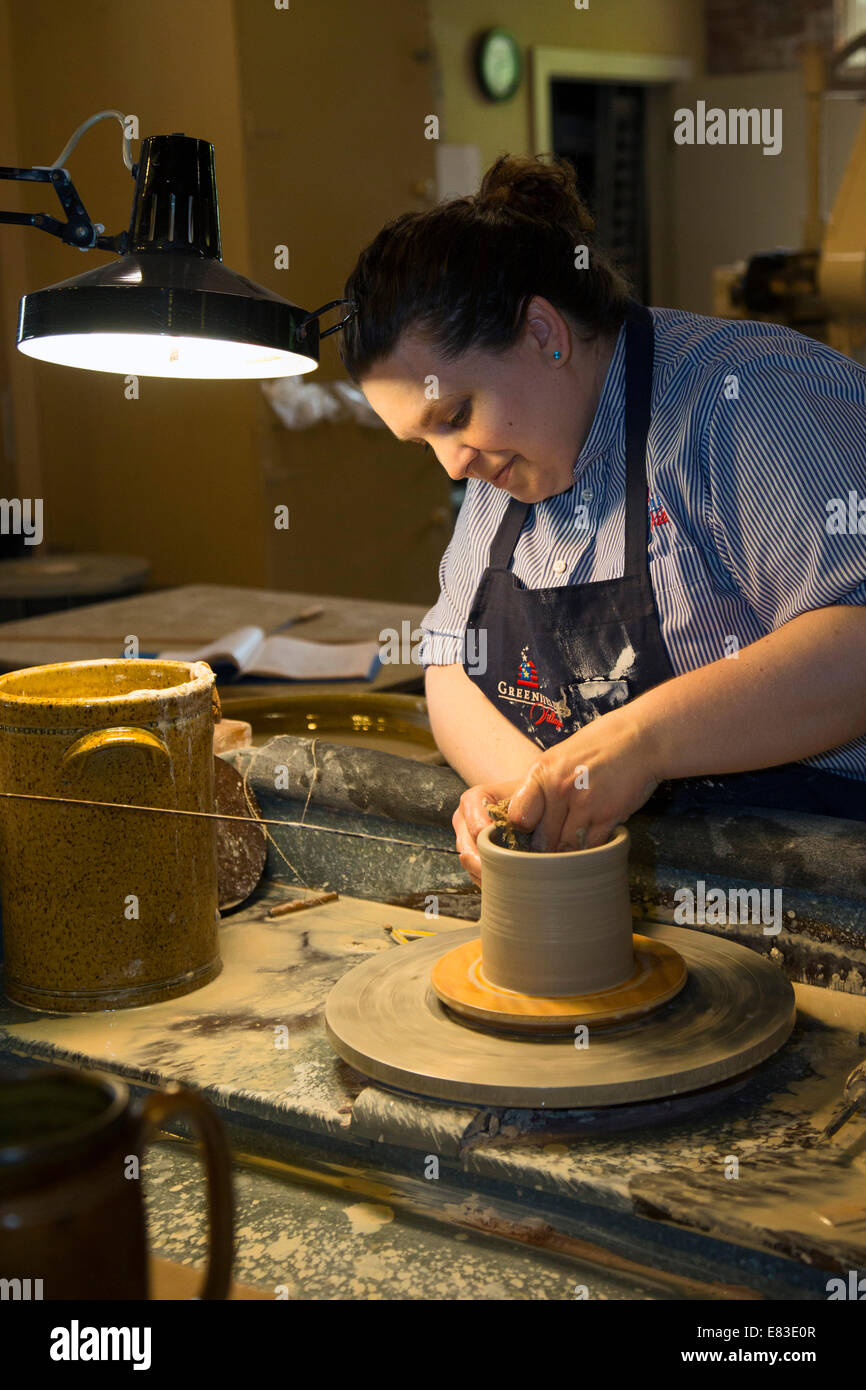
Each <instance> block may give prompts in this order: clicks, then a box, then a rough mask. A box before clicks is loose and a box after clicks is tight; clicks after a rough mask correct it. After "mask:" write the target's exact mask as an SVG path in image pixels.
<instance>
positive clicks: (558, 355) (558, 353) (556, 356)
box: [553, 352, 562, 362]
mask: <svg viewBox="0 0 866 1390" xmlns="http://www.w3.org/2000/svg"><path fill="white" fill-rule="evenodd" d="M561 356H562V353H561V352H555V353H554V354H553V360H554V361H555V362H558V361H559V359H560V357H561Z"/></svg>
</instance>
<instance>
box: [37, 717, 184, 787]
mask: <svg viewBox="0 0 866 1390" xmlns="http://www.w3.org/2000/svg"><path fill="white" fill-rule="evenodd" d="M115 748H136V749H138V750H139V751H141V752H143V753H149V754H151V755H152V756H153V755H155V756H156V757H157V758H158V759H159V760H160V761H164V762H165V763H166V764H169V765H170V763H171V753H170V752H169V750H168V747H167V745H166V744H165V743H164V742H163V740H162V739H161V738H160V737H159V735H158V734H153V733H151V731H150V730H149V729H139V728H136V727H135V726H134V725H129V726H128V727H126V726H124V725H118V726H117V728H115V729H96V730H95V731H94V732H93V733H90V734H83V735H82V737H81V738H79V739H76V740H75V742H74V743H70V745H69V747H68V748H67V750H66V752H65V753H64V754H63V757H62V758H61V759H60V766H61V767H62V769H63V771H64V772H65V773H67V774H71V775H73V776H75V777H80V776H81V775H82V774H83V773H84V771H85V769H86V767H87V763H88V761H89V759H90V758H91V757H92V756H93V754H94V753H100V752H104V751H105V750H106V749H115Z"/></svg>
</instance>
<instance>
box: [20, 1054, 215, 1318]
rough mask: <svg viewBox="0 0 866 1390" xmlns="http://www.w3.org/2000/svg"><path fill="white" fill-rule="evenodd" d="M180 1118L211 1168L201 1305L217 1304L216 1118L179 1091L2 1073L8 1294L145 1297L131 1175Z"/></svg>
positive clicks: (90, 1078)
mask: <svg viewBox="0 0 866 1390" xmlns="http://www.w3.org/2000/svg"><path fill="white" fill-rule="evenodd" d="M180 1113H183V1114H185V1115H187V1116H188V1117H189V1118H190V1119H191V1120H192V1121H193V1123H194V1125H195V1128H196V1130H197V1132H198V1133H199V1135H200V1136H201V1139H202V1143H203V1147H204V1158H205V1166H206V1170H207V1185H208V1226H209V1237H210V1241H209V1253H208V1265H207V1270H206V1273H205V1279H204V1284H203V1287H202V1291H201V1293H200V1294H199V1297H200V1298H207V1299H219V1298H225V1296H226V1294H227V1292H228V1288H229V1281H230V1277H231V1263H232V1195H231V1156H230V1153H229V1148H228V1144H227V1142H226V1139H225V1135H224V1133H223V1129H222V1125H221V1124H220V1121H219V1119H218V1117H217V1114H216V1112H215V1110H213V1108H212V1107H211V1106H210V1105H208V1103H207V1102H206V1101H205V1100H203V1099H202V1098H201V1096H199V1095H197V1094H196V1093H195V1092H194V1091H190V1090H187V1089H186V1088H184V1087H181V1086H178V1085H176V1084H175V1083H171V1084H170V1085H168V1086H166V1087H165V1088H164V1089H163V1090H159V1091H155V1092H154V1093H153V1094H151V1095H149V1096H147V1097H146V1098H145V1099H144V1100H143V1101H142V1102H140V1103H139V1102H137V1101H134V1100H133V1099H132V1098H131V1096H130V1093H129V1088H128V1087H127V1086H125V1085H124V1083H123V1082H122V1081H119V1080H117V1079H116V1078H114V1077H111V1076H108V1075H107V1074H106V1073H104V1072H97V1071H78V1070H76V1069H74V1068H71V1067H44V1068H42V1067H40V1068H38V1069H36V1070H32V1071H23V1070H22V1071H16V1072H13V1073H11V1074H10V1073H5V1074H3V1075H0V1280H7V1281H16V1280H18V1281H20V1285H16V1284H15V1283H14V1282H12V1283H9V1284H3V1286H2V1287H3V1290H4V1295H3V1296H4V1297H7V1298H8V1297H16V1298H21V1297H23V1298H31V1299H37V1298H43V1299H146V1298H148V1297H149V1279H148V1250H147V1232H146V1226H145V1219H144V1202H143V1200H142V1193H141V1181H140V1179H139V1178H138V1177H136V1176H133V1175H131V1173H132V1172H133V1171H134V1172H138V1171H139V1169H140V1159H141V1151H142V1149H143V1148H144V1147H145V1145H146V1144H147V1143H148V1141H149V1140H150V1139H151V1138H152V1137H153V1134H154V1132H155V1131H156V1130H157V1129H158V1128H159V1127H160V1125H161V1124H162V1122H163V1120H165V1119H167V1118H168V1116H170V1115H174V1114H180ZM133 1160H138V1161H137V1162H133ZM27 1280H29V1281H30V1282H29V1284H28V1283H26V1282H25V1281H27ZM37 1280H39V1281H41V1283H38V1284H37V1283H36V1282H35V1281H37Z"/></svg>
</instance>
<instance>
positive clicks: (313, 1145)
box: [0, 880, 866, 1298]
mask: <svg viewBox="0 0 866 1390" xmlns="http://www.w3.org/2000/svg"><path fill="white" fill-rule="evenodd" d="M297 893H298V890H297V888H296V887H295V886H293V885H290V884H281V883H279V882H276V881H273V880H271V881H268V883H267V884H266V886H264V887H263V888H262V889H261V890H260V891H259V894H258V896H257V899H256V900H255V901H253V902H252V903H250V904H248V905H246V906H245V907H244V908H243V909H241V910H239V911H238V912H236V913H234V914H232V915H230V916H229V917H228V918H226V920H225V921H224V924H223V928H222V954H223V960H224V969H223V971H222V974H221V975H220V976H219V977H218V978H217V979H216V980H214V981H212V982H211V983H210V984H209V985H207V986H205V987H204V988H203V989H200V990H199V991H197V992H196V993H194V994H191V995H188V996H186V997H185V998H182V999H176V1000H172V1001H168V1002H166V1003H162V1004H156V1005H151V1006H149V1007H146V1008H139V1009H130V1010H121V1011H117V1012H114V1013H110V1014H92V1015H87V1016H79V1017H73V1018H58V1017H38V1016H36V1015H33V1014H31V1013H28V1012H27V1011H25V1010H23V1009H20V1008H17V1007H15V1006H12V1005H9V1004H8V1003H5V1004H4V1005H3V1006H2V1009H0V1067H8V1066H9V1065H11V1064H13V1063H15V1062H16V1061H20V1060H21V1059H27V1061H28V1062H33V1063H36V1062H38V1061H40V1060H58V1061H68V1062H72V1063H75V1064H80V1065H92V1066H99V1067H104V1068H105V1069H106V1070H109V1071H112V1072H114V1073H116V1074H119V1075H121V1076H123V1077H125V1078H127V1079H128V1080H129V1081H130V1082H131V1083H132V1084H133V1086H134V1087H135V1086H136V1085H137V1086H140V1087H143V1088H146V1087H147V1086H151V1085H153V1084H156V1083H158V1082H162V1081H166V1080H169V1079H176V1080H179V1081H183V1082H186V1083H189V1084H191V1085H194V1086H196V1087H198V1088H200V1089H201V1090H202V1091H203V1092H204V1093H205V1094H206V1095H207V1096H208V1097H209V1098H210V1099H211V1100H212V1101H213V1102H214V1104H215V1105H217V1106H218V1107H219V1108H220V1111H221V1113H222V1114H223V1117H224V1118H225V1120H226V1121H227V1123H228V1124H229V1128H230V1132H231V1134H232V1138H233V1142H234V1145H235V1147H236V1149H237V1150H238V1151H243V1152H247V1153H249V1154H252V1155H255V1154H258V1155H264V1156H270V1157H271V1158H276V1159H278V1160H282V1161H284V1162H288V1164H289V1165H290V1169H289V1170H287V1171H292V1172H294V1173H295V1174H297V1175H306V1176H307V1177H308V1178H309V1179H310V1182H311V1183H312V1184H313V1186H315V1184H316V1183H320V1184H322V1185H323V1187H328V1185H330V1186H331V1187H332V1188H333V1187H334V1185H335V1184H336V1185H337V1186H338V1187H339V1188H340V1190H341V1192H343V1193H345V1192H352V1193H354V1194H355V1200H356V1202H358V1203H360V1204H364V1203H367V1204H370V1203H372V1204H373V1205H374V1206H377V1205H378V1206H382V1207H387V1208H388V1209H389V1210H391V1211H394V1210H397V1211H400V1212H404V1211H405V1212H409V1213H412V1214H413V1215H414V1216H415V1217H421V1218H423V1219H424V1220H432V1221H434V1222H442V1223H444V1226H443V1227H442V1229H444V1230H446V1231H447V1230H450V1231H451V1232H452V1233H460V1234H466V1233H467V1232H469V1233H475V1234H477V1233H478V1232H479V1231H480V1232H484V1233H486V1234H487V1235H492V1236H497V1237H501V1236H504V1237H506V1238H509V1239H511V1240H513V1241H517V1242H525V1243H528V1244H529V1245H530V1246H531V1247H532V1248H533V1249H534V1250H536V1251H539V1252H542V1254H545V1255H547V1254H549V1255H553V1256H555V1257H556V1258H559V1259H563V1258H564V1259H568V1258H574V1259H577V1260H580V1259H584V1258H589V1259H590V1262H591V1263H593V1262H595V1265H596V1267H597V1268H598V1269H599V1270H605V1271H606V1274H608V1275H609V1274H610V1273H611V1272H613V1273H620V1274H622V1275H623V1276H633V1277H635V1278H640V1279H641V1280H642V1281H643V1282H644V1284H646V1283H647V1281H648V1283H649V1287H650V1288H651V1289H653V1288H654V1289H655V1296H657V1297H663V1298H664V1297H668V1298H670V1297H674V1298H676V1297H696V1298H701V1297H703V1298H707V1297H714V1296H722V1297H724V1296H728V1297H730V1296H736V1295H737V1292H739V1294H740V1295H742V1293H743V1290H749V1289H751V1290H752V1291H753V1293H757V1294H758V1295H759V1296H764V1297H770V1298H782V1297H786V1298H787V1297H804V1298H810V1297H811V1298H825V1297H826V1288H825V1285H826V1280H827V1279H828V1278H829V1277H831V1274H832V1273H833V1272H835V1271H837V1270H838V1271H847V1270H849V1269H857V1268H860V1269H862V1268H864V1267H866V1182H864V1178H866V1119H863V1118H855V1119H854V1120H852V1121H851V1122H850V1123H849V1124H848V1125H847V1126H845V1127H844V1128H843V1129H842V1130H841V1131H840V1132H839V1134H838V1135H837V1136H836V1138H835V1139H834V1140H832V1141H831V1142H830V1143H828V1144H822V1143H819V1136H820V1133H821V1131H822V1130H823V1128H824V1126H825V1124H826V1123H827V1121H828V1120H829V1119H830V1118H831V1117H832V1116H833V1115H834V1114H835V1112H836V1108H837V1105H838V1102H839V1099H840V1096H841V1090H842V1085H843V1082H844V1079H845V1077H846V1076H847V1074H848V1073H849V1071H850V1070H851V1068H852V1067H853V1066H854V1065H855V1064H856V1062H857V1061H858V1060H860V1059H861V1058H862V1056H863V1055H864V1052H866V998H864V997H862V996H855V995H851V994H845V993H841V992H839V991H832V990H827V989H819V988H816V987H813V986H806V985H797V986H796V990H797V998H798V1007H799V1021H798V1024H797V1026H796V1028H795V1031H794V1033H793V1035H792V1038H791V1039H790V1041H789V1042H788V1043H787V1044H786V1046H785V1047H784V1048H783V1049H782V1051H781V1053H779V1054H778V1055H777V1056H776V1057H775V1058H773V1059H771V1060H770V1061H768V1062H767V1063H765V1064H763V1065H762V1066H761V1067H760V1068H758V1070H757V1071H756V1072H755V1073H753V1074H752V1075H751V1076H750V1077H747V1078H745V1079H743V1080H741V1081H739V1082H737V1083H736V1084H735V1085H732V1086H731V1087H730V1088H729V1089H728V1090H726V1091H724V1092H721V1093H719V1095H718V1096H717V1097H715V1098H714V1099H713V1103H712V1104H710V1105H707V1100H706V1097H697V1098H695V1097H692V1098H689V1097H682V1098H680V1099H679V1100H677V1101H673V1102H658V1103H656V1104H654V1105H650V1106H648V1107H644V1108H641V1107H639V1106H633V1107H623V1112H622V1113H620V1114H619V1115H618V1117H617V1124H618V1126H620V1127H619V1128H618V1129H616V1130H614V1131H611V1130H610V1128H609V1124H610V1117H609V1116H607V1117H606V1116H605V1114H604V1112H602V1111H595V1112H583V1113H577V1112H559V1113H556V1114H554V1113H547V1112H543V1111H533V1112H526V1111H495V1110H485V1109H482V1108H480V1107H472V1106H456V1105H451V1104H446V1103H439V1102H434V1101H424V1100H419V1099H417V1098H414V1097H412V1096H408V1095H398V1094H395V1093H392V1092H388V1091H386V1090H384V1089H382V1088H380V1087H377V1086H375V1085H372V1084H369V1083H367V1081H366V1080H365V1078H364V1077H362V1076H360V1075H358V1074H357V1073H356V1072H354V1071H353V1070H352V1069H351V1068H349V1067H348V1066H347V1065H346V1064H345V1063H343V1062H342V1061H340V1060H339V1059H338V1058H337V1057H336V1055H335V1054H334V1052H333V1050H332V1048H331V1046H330V1044H329V1042H328V1040H327V1038H326V1036H325V1031H324V1022H323V1010H324V1003H325V1000H326V998H327V995H328V992H329V990H330V989H331V987H332V985H333V984H334V982H335V981H336V980H337V979H339V978H340V977H341V976H342V975H343V974H344V973H345V972H346V971H347V970H349V969H351V968H352V967H353V966H354V965H356V964H357V963H358V962H360V961H362V960H364V959H365V958H367V957H369V956H370V955H372V954H373V953H376V952H381V951H389V950H405V949H410V948H407V947H405V946H398V945H394V944H393V942H392V940H391V937H390V934H389V932H388V930H387V929H388V927H402V928H409V929H413V928H420V929H422V930H429V929H431V928H433V927H435V928H436V929H437V930H442V931H448V930H452V929H463V928H465V922H463V921H461V920H458V919H447V918H439V919H438V920H436V919H428V918H425V917H424V915H423V913H418V912H414V911H410V910H408V909H405V908H396V907H390V906H387V905H384V904H381V903H378V902H374V901H367V900H361V899H351V898H345V897H342V898H341V899H340V900H339V901H337V902H332V903H328V904H325V905H322V906H320V907H316V908H312V909H309V910H308V911H306V912H301V913H298V914H295V915H290V916H287V917H283V918H276V919H267V918H266V916H265V910H266V907H267V905H268V904H269V903H270V902H273V901H280V900H282V899H284V898H286V897H293V896H296V895H297ZM638 929H640V925H639V924H638ZM626 1112H628V1113H626ZM732 1159H736V1160H737V1163H738V1168H739V1176H738V1177H736V1178H733V1177H728V1176H726V1172H727V1173H730V1172H731V1171H732ZM431 1163H432V1167H431ZM437 1164H438V1178H436V1179H435V1180H434V1179H433V1178H432V1177H431V1173H432V1171H433V1168H435V1167H436V1165H437ZM359 1219H360V1218H359ZM365 1219H366V1217H365ZM374 1219H375V1218H374V1217H370V1220H374ZM254 1237H255V1231H254V1228H252V1227H249V1226H248V1227H247V1236H246V1237H245V1239H247V1240H253V1241H254ZM241 1244H242V1245H243V1241H242V1242H241ZM512 1248H513V1249H517V1247H512ZM605 1251H606V1252H608V1253H604V1252H605ZM609 1252H613V1253H612V1254H611V1253H609ZM167 1253H169V1254H170V1255H171V1256H172V1258H174V1257H176V1252H175V1253H173V1252H171V1251H168V1252H167ZM241 1253H242V1254H243V1251H241ZM541 1257H542V1256H541V1255H539V1258H541ZM238 1277H239V1278H245V1279H247V1280H248V1281H250V1282H254V1280H253V1279H252V1277H251V1275H250V1273H249V1272H247V1271H245V1270H244V1269H243V1268H242V1269H241V1271H240V1274H239V1275H238ZM264 1277H265V1278H266V1279H270V1278H272V1277H274V1276H273V1275H272V1274H271V1273H267V1274H266V1275H265V1276H264ZM584 1282H585V1281H584ZM367 1296H369V1295H367ZM385 1296H388V1295H387V1294H386V1295H385ZM419 1296H425V1295H424V1294H421V1295H419ZM426 1296H431V1295H430V1294H427V1295H426ZM432 1296H435V1295H432ZM515 1296H517V1295H515ZM554 1296H568V1295H565V1294H555V1295H554ZM605 1296H606V1295H605ZM612 1296H614V1297H615V1296H617V1295H616V1294H613V1295H612ZM638 1296H644V1297H645V1296H653V1294H652V1292H651V1293H650V1294H649V1295H647V1294H643V1295H638Z"/></svg>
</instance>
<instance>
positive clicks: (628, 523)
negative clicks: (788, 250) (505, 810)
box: [463, 300, 866, 819]
mask: <svg viewBox="0 0 866 1390" xmlns="http://www.w3.org/2000/svg"><path fill="white" fill-rule="evenodd" d="M652 367H653V322H652V316H651V315H650V313H649V311H648V310H647V309H645V308H644V307H643V306H642V305H640V304H637V303H636V302H635V301H633V300H631V301H629V307H628V312H627V317H626V329H625V424H626V497H625V563H624V569H623V576H622V578H621V579H603V580H597V581H595V582H591V583H587V584H573V585H565V586H563V585H560V586H558V587H556V588H551V589H527V588H526V586H525V585H524V584H523V583H522V582H521V580H519V579H518V578H517V576H516V575H515V574H513V573H512V571H511V569H510V565H511V560H512V557H513V554H514V548H515V546H516V544H517V540H518V537H519V535H520V533H521V531H522V529H523V524H524V522H525V521H526V518H527V516H528V515H529V510H530V507H531V505H532V504H531V503H529V502H519V501H518V500H517V498H515V497H512V498H511V499H510V501H509V503H508V506H507V508H506V510H505V515H504V516H503V518H502V521H501V523H500V525H499V529H498V531H497V533H496V535H495V536H494V538H493V543H492V545H491V547H490V557H489V564H488V566H487V568H486V569H485V571H484V573H483V574H482V576H481V580H480V583H479V585H478V588H477V589H476V591H475V594H474V597H473V600H472V607H471V609H470V613H469V619H468V623H467V637H466V642H465V652H466V659H465V660H464V663H463V665H464V670H465V671H466V674H467V675H468V677H469V679H470V680H472V681H473V682H474V683H475V684H476V685H477V686H478V687H479V688H480V689H481V690H482V691H483V692H484V694H485V695H486V696H487V698H488V700H490V702H491V704H492V705H493V706H494V708H495V709H498V710H499V712H500V713H501V714H504V715H505V717H506V719H508V720H510V722H511V723H512V724H514V725H515V726H516V728H518V729H519V730H520V731H521V733H524V734H526V735H527V736H528V737H529V738H530V739H532V740H533V742H535V743H536V744H538V746H539V747H540V748H543V749H546V748H551V747H553V746H554V744H556V743H558V742H560V740H562V739H564V738H568V736H569V735H570V734H574V733H576V732H577V730H578V729H580V728H582V727H583V726H584V725H585V724H588V723H589V722H590V720H592V719H597V718H598V717H599V716H601V715H603V714H607V713H608V712H609V711H610V710H613V709H616V708H617V706H619V705H623V704H625V703H626V702H627V701H628V700H633V699H634V698H635V696H637V695H642V694H643V692H644V691H645V690H650V689H652V687H653V686H655V685H659V684H660V683H661V682H662V681H666V680H669V679H671V677H673V676H674V674H675V672H674V670H673V667H672V666H671V663H670V660H669V658H668V654H667V650H666V648H665V646H664V643H663V641H662V635H661V628H660V626H659V619H658V613H657V611H656V607H655V601H654V598H653V592H652V586H651V584H650V577H649V562H648V558H647V545H648V541H647V529H648V508H647V496H648V490H647V475H646V442H647V434H648V432H649V422H650V406H651V393H652ZM470 633H472V634H473V636H472V637H470V636H469V634H470ZM481 633H484V634H485V636H484V637H483V638H482V637H480V636H479V634H481ZM482 643H483V645H482ZM482 652H483V653H485V654H486V663H485V662H479V661H477V660H472V659H471V657H470V654H472V655H473V656H474V655H476V654H478V655H480V654H481V653H482ZM482 667H484V669H483V670H482V669H481V668H482ZM762 789H763V790H762ZM763 797H766V798H767V799H762V798H763ZM656 798H659V801H660V802H664V801H667V802H668V803H671V804H675V805H676V808H677V809H679V808H683V809H684V808H685V807H686V805H691V804H696V803H697V802H704V803H721V804H745V805H755V806H762V805H769V806H779V807H782V808H787V809H788V810H803V811H812V812H814V813H820V814H825V815H837V816H850V817H853V818H856V819H866V792H864V783H862V782H859V781H854V780H853V779H850V778H847V777H841V776H836V775H834V774H831V773H826V772H823V771H822V770H820V769H811V768H806V767H803V765H802V764H798V763H789V764H785V765H784V766H783V767H776V768H771V769H769V770H767V771H760V772H749V773H737V774H733V775H726V776H719V777H712V778H685V779H682V780H679V781H677V782H675V783H662V785H661V787H660V788H659V790H658V791H657V792H656V794H655V796H654V797H653V798H652V801H655V800H656ZM674 798H675V802H674ZM650 804H652V803H650Z"/></svg>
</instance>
